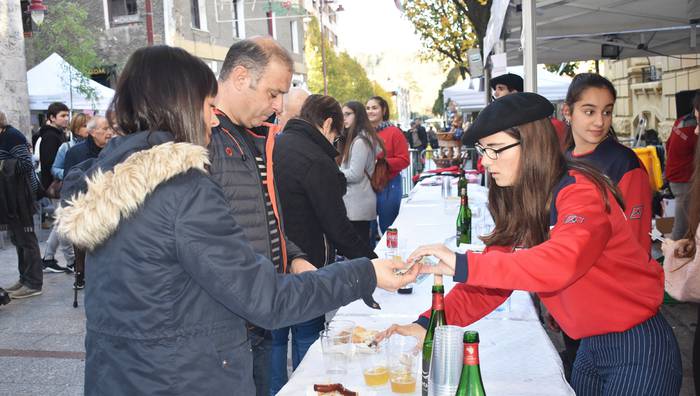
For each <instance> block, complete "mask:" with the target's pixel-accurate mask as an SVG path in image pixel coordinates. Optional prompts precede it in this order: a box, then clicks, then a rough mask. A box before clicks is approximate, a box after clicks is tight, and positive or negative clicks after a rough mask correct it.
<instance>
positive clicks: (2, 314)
mask: <svg viewBox="0 0 700 396" xmlns="http://www.w3.org/2000/svg"><path fill="white" fill-rule="evenodd" d="M2 234H3V233H0V285H1V286H9V285H11V284H13V283H14V282H15V281H16V280H17V256H16V253H15V250H14V248H13V247H12V245H10V244H9V241H7V239H4V238H3V237H4V235H2ZM39 236H40V240H45V239H46V237H47V232H46V231H40V233H39ZM3 243H4V245H3ZM44 245H45V244H44V243H43V242H42V243H41V248H42V252H43V250H44V247H45V246H44ZM59 262H60V264H61V265H64V264H65V262H64V261H63V260H62V257H61V258H59ZM72 284H73V277H72V276H70V275H66V274H53V273H50V274H44V289H43V290H44V293H43V294H42V295H41V296H38V297H32V298H29V299H26V300H17V301H13V302H11V303H10V304H8V305H5V306H0V395H14V396H24V395H32V396H34V395H42V396H43V395H56V396H68V395H71V396H72V395H82V393H83V392H82V389H83V369H84V352H85V347H84V344H83V338H84V336H85V311H84V310H83V303H82V293H81V295H80V297H81V299H80V300H79V307H78V308H73V306H72V302H73V290H72ZM662 309H663V313H664V315H665V316H666V318H667V319H668V321H669V322H670V323H671V325H672V326H673V327H674V330H675V332H676V336H677V338H678V342H679V344H680V346H681V352H682V354H683V367H684V379H683V390H682V392H681V395H683V396H693V395H694V394H695V393H694V387H693V379H692V375H691V372H690V370H691V359H692V350H691V347H692V338H693V334H694V332H695V326H696V319H697V318H696V312H697V311H696V307H695V306H694V305H690V304H679V305H673V306H664V307H663V308H662ZM551 336H552V339H553V341H554V343H555V344H556V345H557V346H558V347H559V349H560V350H561V349H562V347H561V338H560V337H558V336H556V335H551Z"/></svg>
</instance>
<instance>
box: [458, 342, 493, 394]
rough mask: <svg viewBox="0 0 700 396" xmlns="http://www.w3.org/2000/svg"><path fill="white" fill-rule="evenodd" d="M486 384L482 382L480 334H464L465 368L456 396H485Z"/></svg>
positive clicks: (463, 367) (463, 368)
mask: <svg viewBox="0 0 700 396" xmlns="http://www.w3.org/2000/svg"><path fill="white" fill-rule="evenodd" d="M485 395H486V391H484V382H483V381H482V380H481V368H480V367H479V333H478V332H476V331H465V332H464V366H462V374H461V375H460V377H459V386H458V387H457V393H455V396H485Z"/></svg>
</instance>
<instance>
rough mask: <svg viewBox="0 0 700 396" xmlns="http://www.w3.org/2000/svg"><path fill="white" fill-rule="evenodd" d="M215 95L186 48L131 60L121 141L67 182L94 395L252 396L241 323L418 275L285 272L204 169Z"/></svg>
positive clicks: (286, 315) (301, 316)
mask: <svg viewBox="0 0 700 396" xmlns="http://www.w3.org/2000/svg"><path fill="white" fill-rule="evenodd" d="M153 70H158V73H153V72H152V71H153ZM173 81H177V82H178V84H173ZM216 92H217V84H216V78H215V77H214V74H213V73H212V72H211V70H210V69H209V67H208V66H207V65H206V64H205V63H204V62H202V61H201V60H200V59H198V58H195V57H194V56H192V55H190V54H189V53H187V52H186V51H185V50H182V49H179V48H172V47H167V46H152V47H146V48H142V49H139V50H137V51H135V52H134V53H133V54H132V55H131V57H130V59H129V60H128V61H127V63H126V65H125V67H124V70H123V71H122V74H121V76H120V79H119V82H118V83H117V88H116V93H115V96H114V99H113V106H114V110H115V112H116V114H117V119H118V124H119V127H120V130H121V131H123V133H124V134H125V136H123V137H120V138H119V139H117V140H115V141H113V142H111V143H110V144H109V145H108V146H107V147H106V148H105V150H104V151H103V152H101V153H100V156H99V157H98V159H97V160H96V162H95V165H94V166H93V167H92V168H90V169H89V170H87V172H86V173H87V175H86V176H87V180H86V178H85V177H83V178H72V177H70V175H69V177H67V178H66V180H65V182H64V188H65V189H67V190H66V193H67V194H69V196H70V197H71V199H69V200H68V201H67V204H68V206H64V207H62V208H60V209H59V210H58V229H59V232H60V233H61V234H62V235H64V236H65V237H67V238H68V239H69V240H70V241H72V242H73V243H74V244H76V245H78V246H80V247H82V248H84V249H86V251H87V252H88V253H87V259H86V266H87V271H86V277H87V278H86V288H85V290H86V295H85V314H86V318H87V323H86V327H87V333H86V337H85V348H86V358H85V394H86V395H88V396H90V395H108V394H111V395H113V394H120V395H127V394H143V395H230V394H237V395H252V394H254V392H255V386H254V384H253V374H252V353H251V350H250V348H251V345H250V342H249V340H248V335H247V331H246V327H245V323H246V321H250V322H252V323H256V324H258V325H260V326H263V327H265V328H275V327H279V326H284V325H288V324H291V323H293V322H295V321H298V320H308V319H309V318H312V317H315V316H318V315H319V314H321V313H323V312H326V311H328V310H332V309H335V308H337V307H339V306H341V305H344V304H347V303H349V302H351V301H353V300H356V299H359V298H362V299H363V300H364V301H365V302H366V303H368V304H369V305H371V306H374V307H375V308H378V305H377V304H376V302H374V300H372V293H373V292H374V289H375V287H377V286H379V287H382V288H386V289H389V290H394V289H396V288H398V287H400V286H401V285H403V284H405V283H407V282H411V281H413V280H415V278H416V274H417V271H416V270H413V269H412V271H410V272H409V274H408V275H403V276H396V275H395V273H394V269H395V268H398V267H399V266H401V265H400V264H393V263H392V262H390V261H387V260H375V261H374V262H372V261H370V260H368V259H366V258H362V259H357V260H352V261H349V262H347V263H345V264H343V265H332V266H328V267H327V268H323V269H321V270H318V271H311V272H307V273H303V274H299V275H287V276H278V274H277V273H276V272H275V269H274V267H273V265H272V264H271V263H270V261H269V259H267V258H265V257H264V256H262V255H258V254H255V253H254V251H253V249H252V248H251V246H250V244H249V243H248V240H247V238H246V237H245V236H244V233H243V230H242V229H241V227H239V226H238V224H237V223H236V222H235V220H234V218H233V216H232V215H231V210H230V204H229V203H228V202H227V199H226V196H225V195H224V193H223V191H222V189H221V187H220V186H219V185H218V184H217V183H216V182H214V181H213V180H212V178H211V176H210V175H209V174H208V172H207V167H208V164H209V155H208V153H207V150H206V149H205V147H206V146H207V144H208V143H209V127H210V126H211V125H212V124H214V123H215V118H214V117H213V109H214V96H215V95H216ZM151 106H152V107H151ZM78 168H79V167H76V168H74V169H78ZM71 173H74V172H72V171H71ZM69 181H77V182H75V183H73V182H71V183H69ZM78 192H81V193H80V194H77V193H78ZM95 208H99V210H95ZM416 267H419V266H416Z"/></svg>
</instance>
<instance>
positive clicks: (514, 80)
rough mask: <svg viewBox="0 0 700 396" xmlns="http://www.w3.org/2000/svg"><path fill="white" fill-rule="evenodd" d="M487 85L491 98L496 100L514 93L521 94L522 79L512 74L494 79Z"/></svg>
mask: <svg viewBox="0 0 700 396" xmlns="http://www.w3.org/2000/svg"><path fill="white" fill-rule="evenodd" d="M489 85H491V89H493V97H494V98H496V99H498V98H500V97H503V96H506V95H510V94H513V93H516V92H523V78H522V77H520V76H519V75H517V74H513V73H506V74H501V75H500V76H497V77H494V78H492V79H491V82H490V84H489Z"/></svg>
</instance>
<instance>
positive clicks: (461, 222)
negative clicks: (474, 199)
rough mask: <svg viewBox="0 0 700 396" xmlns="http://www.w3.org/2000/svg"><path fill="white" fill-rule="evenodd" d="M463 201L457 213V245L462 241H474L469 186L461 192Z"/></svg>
mask: <svg viewBox="0 0 700 396" xmlns="http://www.w3.org/2000/svg"><path fill="white" fill-rule="evenodd" d="M459 195H460V196H461V197H462V202H461V204H460V206H459V214H458V215H457V246H459V245H460V244H461V243H467V244H469V243H472V210H471V209H469V198H468V197H467V188H466V187H465V188H464V189H463V190H461V191H460V192H459Z"/></svg>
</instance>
